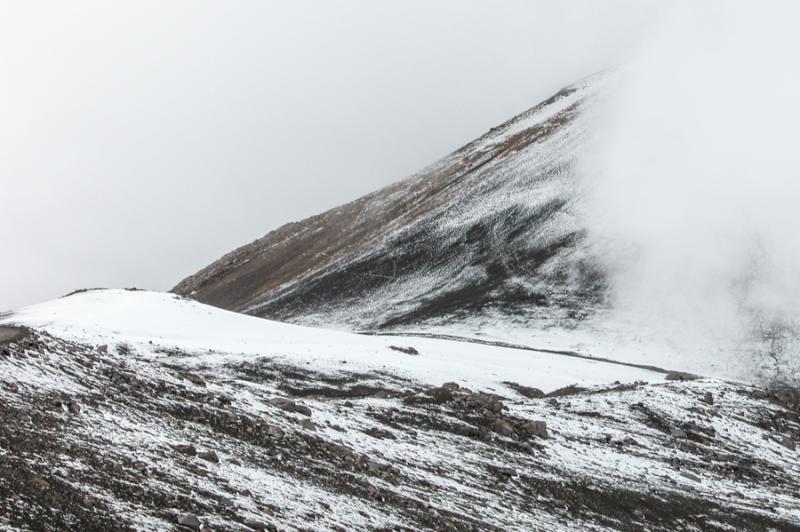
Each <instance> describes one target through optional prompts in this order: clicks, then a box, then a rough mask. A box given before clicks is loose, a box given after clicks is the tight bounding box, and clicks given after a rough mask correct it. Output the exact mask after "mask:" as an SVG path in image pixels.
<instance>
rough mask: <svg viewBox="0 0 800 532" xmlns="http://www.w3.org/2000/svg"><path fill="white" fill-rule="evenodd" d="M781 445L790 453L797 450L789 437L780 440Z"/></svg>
mask: <svg viewBox="0 0 800 532" xmlns="http://www.w3.org/2000/svg"><path fill="white" fill-rule="evenodd" d="M781 445H783V446H784V447H786V448H787V449H789V450H790V451H794V450H795V449H796V448H797V445H796V444H795V443H794V440H793V439H792V438H791V437H789V436H784V437H783V438H782V439H781Z"/></svg>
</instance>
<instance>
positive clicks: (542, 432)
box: [522, 421, 549, 438]
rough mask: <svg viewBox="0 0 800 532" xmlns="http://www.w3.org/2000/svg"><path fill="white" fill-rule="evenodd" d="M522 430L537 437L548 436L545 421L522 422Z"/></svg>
mask: <svg viewBox="0 0 800 532" xmlns="http://www.w3.org/2000/svg"><path fill="white" fill-rule="evenodd" d="M522 430H524V431H525V433H526V434H528V435H529V436H536V437H537V438H548V437H549V435H548V432H547V423H546V422H544V421H526V422H525V423H523V424H522Z"/></svg>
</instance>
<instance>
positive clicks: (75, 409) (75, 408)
mask: <svg viewBox="0 0 800 532" xmlns="http://www.w3.org/2000/svg"><path fill="white" fill-rule="evenodd" d="M68 407H69V411H70V412H71V413H73V414H80V413H81V405H79V404H78V403H76V402H75V401H70V402H69V405H68Z"/></svg>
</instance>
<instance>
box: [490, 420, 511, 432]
mask: <svg viewBox="0 0 800 532" xmlns="http://www.w3.org/2000/svg"><path fill="white" fill-rule="evenodd" d="M494 431H495V432H497V433H498V434H502V435H503V436H511V435H512V434H514V427H512V426H511V423H509V422H508V421H505V420H502V419H498V420H497V421H495V422H494Z"/></svg>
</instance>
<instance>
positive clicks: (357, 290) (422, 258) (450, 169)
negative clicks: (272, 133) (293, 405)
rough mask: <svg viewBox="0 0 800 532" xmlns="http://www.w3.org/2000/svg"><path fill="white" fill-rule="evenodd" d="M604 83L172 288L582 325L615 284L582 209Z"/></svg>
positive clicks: (315, 316) (264, 304)
mask: <svg viewBox="0 0 800 532" xmlns="http://www.w3.org/2000/svg"><path fill="white" fill-rule="evenodd" d="M594 85H595V84H594V83H593V82H592V81H591V80H589V81H586V82H582V83H578V84H576V85H573V86H570V87H567V88H564V89H562V90H561V91H559V92H558V93H556V94H555V95H554V96H552V97H551V98H549V99H547V100H546V101H544V102H542V103H540V104H539V105H537V106H535V107H533V108H532V109H530V110H528V111H526V112H524V113H522V114H520V115H519V116H517V117H515V118H513V119H511V120H509V121H507V122H506V123H504V124H502V125H500V126H498V127H495V128H493V129H491V130H490V131H489V132H488V133H486V134H485V135H483V136H482V137H480V138H479V139H477V140H475V141H473V142H471V143H469V144H467V145H466V146H464V147H462V148H460V149H458V150H457V151H455V152H454V153H452V154H450V155H448V156H447V157H445V158H444V159H442V160H440V161H438V162H436V163H434V164H433V165H431V166H429V167H428V168H426V169H424V170H423V171H421V172H419V173H418V174H416V175H414V176H412V177H409V178H407V179H405V180H403V181H400V182H398V183H396V184H393V185H390V186H388V187H386V188H384V189H382V190H379V191H377V192H374V193H372V194H369V195H367V196H364V197H362V198H360V199H357V200H355V201H353V202H351V203H348V204H346V205H343V206H341V207H337V208H335V209H332V210H330V211H328V212H325V213H322V214H319V215H317V216H313V217H311V218H308V219H306V220H303V221H301V222H297V223H290V224H287V225H285V226H283V227H281V228H279V229H277V230H275V231H273V232H271V233H269V234H267V235H266V236H264V237H263V238H260V239H258V240H256V241H254V242H252V243H250V244H247V245H245V246H242V247H241V248H239V249H237V250H235V251H233V252H231V253H229V254H227V255H225V256H224V257H222V258H221V259H219V260H217V261H216V262H214V263H213V264H211V265H209V266H208V267H206V268H204V269H203V270H201V271H200V272H198V273H196V274H195V275H192V276H190V277H188V278H186V279H184V280H183V281H181V282H180V283H179V284H178V285H177V286H176V287H175V288H174V289H173V291H174V292H175V293H177V294H180V295H184V296H188V297H191V298H193V299H196V300H198V301H200V302H203V303H208V304H211V305H215V306H218V307H222V308H225V309H229V310H235V311H239V312H244V313H247V314H251V315H255V316H260V317H266V318H270V319H277V320H282V321H290V322H295V323H301V324H305V325H324V326H335V327H340V328H348V329H356V330H387V329H399V328H408V327H410V326H413V327H416V328H419V327H424V326H428V327H429V326H433V325H450V326H452V325H453V324H469V326H470V327H472V328H474V327H476V326H479V325H480V324H481V323H498V321H499V322H502V323H509V322H515V323H518V324H523V325H525V324H528V323H530V322H532V321H535V322H540V323H545V324H552V323H554V322H555V323H564V322H566V323H569V322H571V321H574V320H580V319H582V318H583V317H585V316H586V315H588V314H590V313H591V312H592V311H593V309H595V308H596V307H597V306H598V305H599V304H601V303H602V301H603V298H604V290H605V282H604V276H603V274H602V271H601V270H600V269H599V268H598V267H597V261H594V260H592V259H591V257H590V255H589V254H588V253H587V249H586V247H587V246H584V245H583V243H584V240H585V230H584V228H582V227H581V226H580V224H579V223H578V222H577V220H576V217H575V215H574V213H573V210H572V205H573V203H574V200H575V197H576V183H575V181H576V179H575V175H574V172H573V166H574V161H575V158H576V153H577V149H578V148H579V147H580V146H581V144H582V140H583V138H584V137H585V133H586V125H585V123H584V122H585V120H581V109H582V106H583V105H584V104H585V102H586V100H587V98H588V97H589V96H590V95H591V94H592V92H593V86H594Z"/></svg>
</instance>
